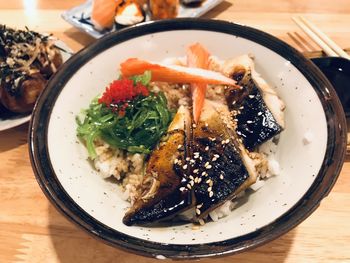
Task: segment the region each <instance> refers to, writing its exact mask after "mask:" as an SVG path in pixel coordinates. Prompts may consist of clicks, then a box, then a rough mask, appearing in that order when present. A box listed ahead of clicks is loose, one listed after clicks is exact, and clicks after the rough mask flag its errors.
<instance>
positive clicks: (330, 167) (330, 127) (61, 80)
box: [29, 18, 346, 259]
mask: <svg viewBox="0 0 350 263" xmlns="http://www.w3.org/2000/svg"><path fill="white" fill-rule="evenodd" d="M172 30H204V31H214V32H219V33H225V34H229V35H233V36H235V37H241V38H245V39H248V40H251V41H253V42H256V43H258V44H260V45H263V46H265V47H267V48H269V49H271V50H272V51H274V52H275V53H277V54H279V55H280V56H282V57H284V58H285V59H286V60H288V61H290V62H291V63H292V64H293V65H294V66H295V67H296V68H298V70H299V71H300V72H301V73H303V75H304V76H305V77H306V79H307V80H308V81H309V82H310V84H311V86H312V87H314V89H315V91H316V93H317V94H318V97H319V99H320V101H321V103H322V106H323V108H324V111H325V115H326V119H327V131H328V139H327V149H326V154H325V158H324V160H323V163H322V166H321V169H320V171H319V173H318V175H317V176H316V178H315V181H314V183H313V184H312V186H311V187H310V188H309V190H308V191H307V192H306V193H305V195H304V196H303V198H301V199H300V200H299V201H298V203H297V204H295V205H294V206H293V207H292V208H291V209H290V210H288V211H287V212H286V213H285V214H283V215H282V216H280V217H279V218H277V219H276V220H275V221H274V222H272V223H270V224H268V225H267V226H264V227H263V228H260V229H257V230H256V231H254V232H251V233H249V234H246V235H243V236H240V237H236V238H233V239H228V240H225V241H220V242H212V243H206V244H196V245H190V244H181V245H176V244H165V243H158V242H153V241H147V240H142V239H139V238H135V237H132V236H129V235H126V234H124V233H120V232H118V231H116V230H114V229H111V228H109V227H108V226H106V225H104V224H102V223H101V222H99V221H97V220H96V219H94V218H93V217H92V216H90V215H89V214H88V213H86V212H85V211H84V210H83V209H82V208H80V207H79V206H78V205H77V204H76V203H75V202H74V201H73V200H72V199H71V198H70V196H69V195H68V194H67V193H66V192H65V190H64V189H63V187H62V185H61V184H60V183H59V180H58V179H57V176H56V174H55V171H54V170H53V168H52V166H51V162H50V157H49V153H48V147H47V131H48V123H49V120H50V115H51V112H52V108H53V105H54V104H55V101H56V99H57V97H58V96H59V94H60V92H61V90H62V89H63V87H64V85H65V83H66V82H67V81H68V80H69V79H70V77H71V76H72V75H73V74H74V72H76V71H77V70H78V69H79V68H80V67H81V66H83V65H84V64H85V63H86V62H87V61H88V60H89V59H91V58H92V57H94V56H96V55H97V54H98V53H100V52H102V51H104V50H106V49H107V48H109V47H111V46H113V45H116V44H118V43H121V42H124V41H127V40H130V39H132V38H134V37H137V36H142V35H147V34H153V33H158V32H164V31H172ZM29 128H30V129H29V142H30V144H29V155H30V160H31V164H32V167H33V171H34V173H35V176H36V179H37V181H38V183H39V185H40V187H41V189H42V191H43V192H44V193H45V195H46V196H47V198H48V199H49V200H50V201H51V202H52V204H54V206H55V207H56V208H57V209H58V210H59V211H60V212H61V213H62V214H64V215H65V216H66V217H67V218H68V219H70V220H71V221H72V222H74V223H75V224H76V225H78V226H79V227H81V228H82V229H84V230H85V231H86V232H88V233H90V234H91V235H92V236H94V237H96V238H98V239H100V240H102V241H103V242H105V243H107V244H109V245H112V246H115V247H118V248H122V249H125V250H127V251H129V252H133V253H137V254H139V255H143V256H148V257H156V256H157V255H162V256H164V257H166V258H172V259H196V258H203V257H214V256H222V255H228V254H235V253H239V252H242V251H245V250H247V249H252V248H255V247H257V246H260V245H262V244H265V243H267V242H269V241H271V240H273V239H276V238H277V237H279V236H281V235H282V234H284V233H286V232H287V231H289V230H291V229H292V228H294V227H295V226H297V225H298V224H299V223H301V222H302V221H303V220H304V219H306V218H307V217H308V216H309V215H310V214H311V213H312V212H313V211H314V210H315V209H316V208H317V207H318V205H319V204H320V202H321V200H322V199H323V198H324V197H325V196H327V195H328V193H329V192H330V190H331V189H332V187H333V185H334V184H335V182H336V180H337V178H338V175H339V173H340V170H341V168H342V164H343V161H344V158H345V151H346V121H345V116H344V112H343V110H342V107H341V104H340V101H339V99H338V97H337V95H336V92H335V91H334V89H333V87H332V86H331V84H330V83H329V81H328V80H327V79H326V77H325V76H324V75H323V74H322V72H321V71H320V70H319V69H318V68H317V67H316V66H315V65H314V64H313V63H312V62H311V61H310V60H308V59H306V58H305V57H304V56H303V55H302V54H301V53H299V52H298V51H297V50H295V49H294V48H292V47H290V46H289V45H288V44H286V43H284V42H282V41H281V40H279V39H277V38H276V37H274V36H271V35H269V34H267V33H264V32H262V31H259V30H257V29H254V28H250V27H247V26H242V25H238V24H234V23H230V22H225V21H219V20H207V19H192V18H182V19H172V20H162V21H157V22H146V23H143V24H139V25H137V26H134V27H131V28H126V29H123V30H120V31H118V32H114V33H111V34H108V35H106V36H104V37H103V38H101V39H99V40H98V41H96V42H95V43H93V44H92V45H90V46H88V47H86V48H84V49H83V50H81V51H80V52H78V53H77V54H75V55H73V56H72V57H71V58H70V59H69V60H68V61H67V62H66V63H65V64H64V65H63V66H62V67H61V69H60V70H59V71H58V72H57V73H56V74H55V75H54V76H53V78H52V79H51V80H50V81H49V83H48V85H47V88H46V89H45V90H44V91H43V92H42V94H41V96H40V98H39V99H38V101H37V103H36V105H35V107H34V111H33V116H32V119H31V122H30V127H29Z"/></svg>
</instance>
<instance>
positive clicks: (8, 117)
mask: <svg viewBox="0 0 350 263" xmlns="http://www.w3.org/2000/svg"><path fill="white" fill-rule="evenodd" d="M55 44H56V46H58V47H59V48H62V49H63V50H66V51H67V52H64V51H62V50H61V55H62V59H63V62H65V61H67V60H68V58H70V57H71V54H72V53H73V51H72V50H71V49H70V48H69V47H68V46H67V45H66V44H65V43H64V42H62V41H61V40H57V41H56V43H55ZM30 116H31V113H27V114H18V113H10V112H8V111H6V112H5V116H3V117H1V116H0V131H4V130H7V129H11V128H14V127H17V126H19V125H21V124H24V123H26V122H28V121H29V120H30Z"/></svg>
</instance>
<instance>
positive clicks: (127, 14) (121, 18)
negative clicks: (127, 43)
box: [115, 1, 145, 26]
mask: <svg viewBox="0 0 350 263" xmlns="http://www.w3.org/2000/svg"><path fill="white" fill-rule="evenodd" d="M144 20H145V12H144V11H143V9H142V6H141V5H139V4H138V3H137V1H125V2H124V3H123V4H122V5H121V6H120V7H119V8H118V10H117V13H116V15H115V22H116V23H117V24H118V25H120V26H131V25H135V24H138V23H141V22H143V21H144Z"/></svg>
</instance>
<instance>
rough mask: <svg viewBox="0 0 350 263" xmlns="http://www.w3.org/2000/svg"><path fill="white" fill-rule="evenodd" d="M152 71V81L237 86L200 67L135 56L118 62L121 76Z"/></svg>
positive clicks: (216, 73) (221, 76) (220, 75)
mask: <svg viewBox="0 0 350 263" xmlns="http://www.w3.org/2000/svg"><path fill="white" fill-rule="evenodd" d="M147 70H149V71H151V72H152V81H162V82H169V83H204V84H216V85H220V84H223V85H232V86H237V85H236V82H235V81H234V80H233V79H230V78H228V77H225V76H224V75H222V74H220V73H218V72H214V71H210V70H205V69H200V68H189V67H183V66H177V65H163V64H157V63H151V62H147V61H144V60H140V59H137V58H129V59H127V60H126V61H124V62H123V63H121V64H120V71H121V74H122V76H123V77H126V78H127V77H131V76H133V75H141V74H143V73H144V72H145V71H147Z"/></svg>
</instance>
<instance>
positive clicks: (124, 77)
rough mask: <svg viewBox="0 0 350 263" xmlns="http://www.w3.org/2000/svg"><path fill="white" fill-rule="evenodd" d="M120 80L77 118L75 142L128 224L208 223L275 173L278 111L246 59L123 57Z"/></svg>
mask: <svg viewBox="0 0 350 263" xmlns="http://www.w3.org/2000/svg"><path fill="white" fill-rule="evenodd" d="M120 72H121V74H120V78H119V79H118V80H115V81H113V82H112V83H111V84H110V85H109V86H108V87H107V88H106V90H105V91H104V93H103V94H102V95H100V96H98V97H97V98H95V99H93V101H92V103H91V105H90V107H89V108H88V109H87V110H85V111H84V113H83V116H79V117H78V118H77V122H78V128H77V134H78V136H79V137H80V138H81V139H82V140H83V141H84V143H85V145H86V146H87V150H88V152H89V156H90V159H91V161H92V162H93V164H94V167H95V168H96V169H97V170H98V171H99V173H100V174H101V176H102V177H104V178H108V177H111V176H113V177H115V178H116V179H117V181H118V184H119V185H120V186H121V187H122V189H123V191H124V194H125V199H127V200H128V201H130V205H131V207H130V209H129V210H128V211H127V212H126V214H125V216H124V218H123V222H124V223H125V224H126V225H143V224H155V223H158V222H159V221H166V220H187V221H192V222H196V223H200V224H203V223H204V222H205V221H207V220H210V219H212V220H214V221H216V220H218V219H219V218H221V217H223V216H226V215H227V214H228V213H229V212H230V210H231V209H232V208H233V205H234V202H235V199H236V198H237V197H238V196H240V195H242V194H243V193H244V191H245V190H246V189H247V188H249V187H252V188H253V189H254V188H255V189H258V187H259V185H260V186H261V185H262V180H263V179H264V178H268V177H269V176H270V175H277V174H278V173H279V171H278V163H277V162H276V161H275V160H274V158H273V153H274V148H275V147H276V143H277V140H278V138H277V137H278V134H279V133H280V132H282V131H283V128H284V126H285V124H284V116H283V110H284V103H283V102H282V100H281V99H280V98H279V97H278V95H277V93H276V92H275V90H274V89H272V88H271V87H270V86H269V85H268V84H267V82H266V81H265V80H264V79H263V78H262V77H261V76H260V75H259V74H258V73H257V72H256V71H255V69H254V60H253V58H252V57H251V56H249V55H242V56H240V57H237V58H233V59H226V60H220V59H219V58H217V57H215V56H213V55H211V54H210V53H209V52H208V51H207V50H206V49H205V48H204V47H203V46H201V45H200V44H198V43H196V44H193V45H191V46H189V47H188V48H187V51H186V56H185V57H181V58H169V59H167V60H166V61H164V62H163V63H153V62H148V61H143V60H140V59H137V58H130V59H128V60H126V61H124V62H123V63H121V64H120Z"/></svg>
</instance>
